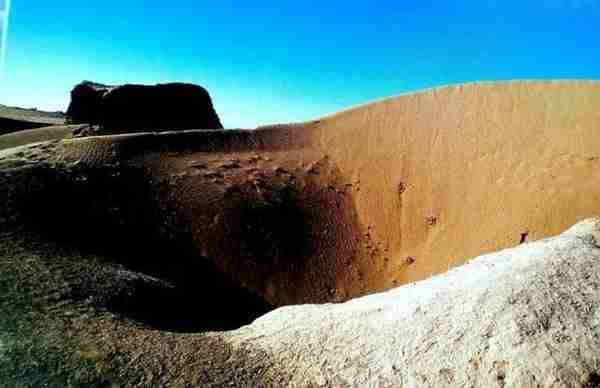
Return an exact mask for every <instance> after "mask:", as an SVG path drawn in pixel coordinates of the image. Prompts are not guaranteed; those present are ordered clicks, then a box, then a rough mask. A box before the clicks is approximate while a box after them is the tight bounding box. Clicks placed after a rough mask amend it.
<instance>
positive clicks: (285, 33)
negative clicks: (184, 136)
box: [0, 0, 600, 128]
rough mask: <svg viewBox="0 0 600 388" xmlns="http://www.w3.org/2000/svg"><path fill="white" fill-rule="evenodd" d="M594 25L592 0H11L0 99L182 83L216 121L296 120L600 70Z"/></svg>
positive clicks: (53, 101) (57, 101) (34, 99)
mask: <svg viewBox="0 0 600 388" xmlns="http://www.w3.org/2000/svg"><path fill="white" fill-rule="evenodd" d="M6 1H7V0H0V7H2V5H3V3H5V2H6ZM215 3H218V4H215ZM599 25H600V0H520V1H514V0H505V1H501V0H439V1H434V0H413V1H409V0H406V1H397V0H396V1H376V0H373V1H364V0H363V1H360V2H359V1H355V0H344V1H337V0H336V1H326V0H321V1H309V0H306V1H302V2H299V1H294V2H286V1H281V0H278V1H260V0H256V1H253V2H248V1H228V0H221V1H214V0H211V1H201V0H176V1H167V2H165V1H155V0H125V1H124V0H119V1H116V0H103V1H96V0H94V1H91V0H89V1H85V0H77V1H76V0H62V1H60V0H56V1H48V0H43V1H42V0H28V1H25V0H13V1H12V7H11V18H10V29H9V34H8V39H7V43H8V45H7V48H6V63H5V66H4V71H3V74H2V78H1V79H0V103H3V104H9V105H19V106H32V107H33V106H35V107H38V108H40V109H52V110H55V109H61V110H64V109H66V106H67V104H68V94H69V91H70V89H71V88H72V86H73V85H74V84H76V83H77V82H79V81H81V80H84V79H90V80H94V81H98V82H104V83H123V82H141V83H156V82H166V81H187V82H194V83H198V84H201V85H203V86H205V87H206V88H207V89H208V90H209V92H210V93H211V95H212V96H213V100H214V103H215V107H216V109H217V111H218V113H219V115H220V116H221V119H222V121H223V122H224V124H225V126H226V127H230V128H233V127H254V126H256V125H259V124H268V123H277V122H290V121H300V120H308V119H312V118H317V117H319V116H322V115H324V114H327V113H331V112H336V111H339V110H341V109H344V108H348V107H351V106H354V105H358V104H362V103H365V102H369V101H372V100H375V99H379V98H382V97H387V96H392V95H396V94H400V93H404V92H407V91H412V90H418V89H423V88H428V87H433V86H438V85H444V84H449V83H457V82H467V81H477V80H503V79H539V78H586V79H587V78H593V79H600V39H598V35H599V34H598V33H599V32H600V27H598V26H599Z"/></svg>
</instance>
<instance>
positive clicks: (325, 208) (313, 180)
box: [56, 81, 600, 305]
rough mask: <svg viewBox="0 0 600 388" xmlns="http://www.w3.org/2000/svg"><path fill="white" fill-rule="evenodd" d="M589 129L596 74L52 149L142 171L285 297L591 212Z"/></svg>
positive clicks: (419, 274)
mask: <svg viewBox="0 0 600 388" xmlns="http://www.w3.org/2000/svg"><path fill="white" fill-rule="evenodd" d="M599 130H600V82H595V81H519V82H497V83H475V84H466V85H458V86H449V87H443V88H438V89H432V90H427V91H423V92H419V93H415V94H408V95H402V96H398V97H394V98H390V99H385V100H382V101H379V102H375V103H372V104H369V105H365V106H361V107H357V108H354V109H350V110H348V111H344V112H341V113H338V114H335V115H332V116H328V117H325V118H322V119H320V120H316V121H312V122H306V123H300V124H290V125H278V126H272V127H264V128H258V129H257V130H251V131H241V130H236V131H232V130H229V131H209V132H206V131H184V132H177V133H162V134H136V135H119V136H111V137H92V138H82V139H68V140H63V141H62V142H61V143H60V144H59V146H58V148H57V151H56V152H57V154H56V157H57V160H58V161H59V164H60V163H62V164H67V165H77V166H78V167H77V168H81V166H86V168H90V169H96V170H102V169H106V168H108V167H106V166H115V165H119V166H129V167H135V168H136V169H137V170H139V171H144V174H146V175H145V176H146V177H147V179H148V182H149V183H150V186H149V187H150V191H151V193H152V200H151V206H152V207H155V208H159V209H162V213H161V214H162V215H161V217H162V218H161V220H162V221H164V222H165V223H166V224H170V225H171V226H173V225H175V224H176V225H177V228H179V229H183V230H184V231H185V233H183V234H182V235H181V236H185V237H177V238H180V239H188V240H189V241H186V242H185V243H186V244H187V243H191V245H192V246H193V247H194V250H195V252H196V253H197V254H198V256H199V257H202V258H207V259H209V260H211V261H212V262H214V263H215V265H216V266H217V267H218V268H219V269H220V270H221V271H223V272H225V273H227V274H229V275H230V276H231V277H232V278H233V279H234V280H235V281H236V282H239V283H240V284H242V285H244V286H246V287H248V288H250V289H252V290H256V291H258V292H259V293H260V294H261V295H262V296H263V297H265V298H266V299H267V300H268V301H269V302H270V303H272V304H274V305H284V304H296V303H306V302H319V303H320V302H327V301H343V300H346V299H349V298H351V297H355V296H358V295H363V294H367V293H372V292H376V291H381V290H384V289H388V288H391V287H393V286H395V285H399V284H403V283H407V282H412V281H415V280H419V279H424V278H427V277H429V276H431V275H433V274H436V273H441V272H444V271H447V270H448V269H449V268H451V267H454V266H457V265H459V264H461V263H463V262H465V261H466V260H467V259H469V258H472V257H475V256H477V255H479V254H482V253H486V252H491V251H495V250H499V249H502V248H506V247H510V246H514V245H518V244H519V243H521V242H525V241H530V240H537V239H539V238H542V237H545V236H550V235H554V234H558V233H559V232H560V231H561V230H564V229H565V228H567V227H568V226H569V225H571V224H573V223H575V222H576V221H578V220H580V219H582V218H585V217H586V216H588V215H590V214H597V213H599V212H600V198H599V196H600V179H597V178H600V169H599V168H598V167H599V166H600V164H599V163H600V131H599ZM582 193H586V195H582ZM131 195H132V198H131V200H132V201H135V195H136V194H131Z"/></svg>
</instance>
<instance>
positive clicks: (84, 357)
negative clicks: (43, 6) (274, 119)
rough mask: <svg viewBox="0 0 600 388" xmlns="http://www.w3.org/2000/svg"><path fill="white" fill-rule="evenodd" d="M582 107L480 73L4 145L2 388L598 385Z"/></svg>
mask: <svg viewBox="0 0 600 388" xmlns="http://www.w3.org/2000/svg"><path fill="white" fill-rule="evenodd" d="M599 107H600V82H598V81H514V82H486V83H473V84H464V85H454V86H448V87H442V88H436V89H432V90H426V91H422V92H417V93H412V94H406V95H401V96H397V97H393V98H387V99H384V100H381V101H377V102H374V103H371V104H368V105H364V106H359V107H356V108H353V109H349V110H347V111H343V112H340V113H337V114H334V115H331V116H327V117H323V118H320V119H317V120H313V121H309V122H303V123H293V124H281V125H275V126H269V127H261V128H256V129H252V130H221V129H219V130H213V129H212V128H199V129H198V130H183V131H167V132H152V133H135V134H128V133H123V134H119V135H107V136H77V135H76V134H75V132H77V130H78V129H80V128H81V125H82V124H77V125H74V126H66V125H65V123H64V121H62V122H58V120H59V119H58V118H57V122H56V123H54V124H55V125H54V126H49V127H48V126H47V125H46V128H42V129H30V130H27V131H18V132H17V131H11V132H13V133H9V134H5V135H2V136H0V183H1V185H0V202H1V203H3V204H4V206H3V207H0V238H1V239H2V240H1V241H2V243H1V244H0V306H1V308H2V310H3V311H5V312H6V313H5V314H3V315H2V317H0V364H1V365H4V366H3V367H1V368H0V380H2V381H8V382H9V384H12V385H9V386H17V385H19V384H22V385H25V386H36V385H41V384H47V385H49V386H61V384H62V385H65V384H66V385H69V384H70V385H73V386H75V385H77V384H79V385H85V384H88V385H92V386H111V384H113V385H117V386H139V387H142V386H158V385H160V386H198V385H206V386H223V385H225V384H231V385H234V386H281V385H285V384H292V385H294V386H331V387H337V386H372V387H376V386H390V387H391V386H411V387H412V386H414V387H417V386H436V387H437V386H481V387H488V386H494V385H498V386H531V387H535V386H543V387H554V386H556V387H559V386H560V387H562V386H565V387H566V386H572V387H589V386H596V385H594V384H599V382H598V381H600V377H598V376H599V373H600V368H598V365H599V362H600V354H599V353H598V352H597V350H595V349H597V346H596V345H598V344H597V341H598V340H597V338H598V335H599V334H600V333H599V332H598V326H597V318H596V317H597V316H598V315H597V314H598V312H597V307H596V306H597V303H596V302H597V299H598V298H599V297H600V294H599V293H598V291H597V290H598V281H599V280H598V279H599V278H598V275H597V273H598V271H596V269H595V266H597V262H598V261H597V259H598V258H599V257H600V249H599V248H598V246H597V244H596V241H597V240H596V238H597V237H600V234H598V232H597V230H598V228H599V227H598V221H597V220H595V219H591V217H593V216H595V215H598V214H599V213H600V179H598V178H600V169H598V163H600V151H599V150H600V135H599V133H600V132H598V129H599V128H600V113H599V112H600V110H599V109H598V108H599ZM63 120H64V119H63ZM45 124H52V123H45ZM585 219H588V221H585V222H583V223H582V222H581V221H582V220H585ZM572 225H576V226H574V227H573V228H571V226H572ZM569 228H571V229H569ZM565 231H567V232H565ZM563 232H564V233H563ZM552 236H557V237H552ZM493 252H497V253H493ZM481 255H485V256H482V257H479V258H477V259H475V258H476V257H477V256H481ZM468 261H471V262H469V263H468V264H466V265H465V264H464V263H466V262H468ZM65 333H68V335H66V336H65V335H64V334H65ZM544 349H545V350H544ZM103 384H104V385H103Z"/></svg>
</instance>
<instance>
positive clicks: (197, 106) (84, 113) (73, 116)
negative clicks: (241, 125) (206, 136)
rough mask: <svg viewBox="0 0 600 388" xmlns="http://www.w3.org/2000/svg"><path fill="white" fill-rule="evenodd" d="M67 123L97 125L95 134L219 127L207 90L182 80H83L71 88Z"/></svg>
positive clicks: (220, 126)
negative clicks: (131, 82) (125, 82)
mask: <svg viewBox="0 0 600 388" xmlns="http://www.w3.org/2000/svg"><path fill="white" fill-rule="evenodd" d="M67 116H68V120H69V122H70V123H73V124H79V123H87V124H92V125H98V126H99V130H98V131H97V132H96V134H117V133H129V132H141V131H160V130H184V129H221V128H223V126H222V125H221V122H220V120H219V117H218V115H217V113H216V112H215V110H214V107H213V104H212V101H211V98H210V96H209V94H208V92H207V91H206V90H205V89H204V88H202V87H200V86H197V85H192V84H184V83H169V84H158V85H154V86H146V85H122V86H107V85H102V84H97V83H93V82H89V81H85V82H83V83H81V84H79V85H77V86H76V87H75V88H74V89H73V91H72V92H71V104H70V105H69V109H68V110H67Z"/></svg>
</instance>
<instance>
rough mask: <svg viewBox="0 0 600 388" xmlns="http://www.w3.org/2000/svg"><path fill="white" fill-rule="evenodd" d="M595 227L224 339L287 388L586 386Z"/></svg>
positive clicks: (597, 274)
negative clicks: (236, 342) (260, 361)
mask: <svg viewBox="0 0 600 388" xmlns="http://www.w3.org/2000/svg"><path fill="white" fill-rule="evenodd" d="M597 241H600V219H598V218H595V219H588V220H586V221H583V222H580V223H578V224H576V225H575V226H573V227H572V228H570V229H569V230H567V231H566V232H564V233H563V234H561V235H559V236H557V237H553V238H549V239H545V240H541V241H537V242H534V243H527V244H524V245H521V246H519V247H516V248H513V249H507V250H503V251H501V252H498V253H492V254H488V255H484V256H481V257H479V258H476V259H474V260H472V261H470V262H469V263H467V264H465V265H464V266H461V267H458V268H455V269H453V270H451V271H449V272H447V273H445V274H442V275H438V276H435V277H433V278H430V279H428V280H424V281H420V282H417V283H413V284H408V285H405V286H402V287H399V288H396V289H393V290H390V291H387V292H384V293H380V294H374V295H370V296H366V297H362V298H359V299H355V300H352V301H349V302H346V303H343V304H327V305H304V306H292V307H284V308H280V309H278V310H275V311H274V312H272V313H269V314H267V315H266V316H263V317H261V318H259V319H258V320H256V321H255V322H254V323H253V324H252V325H250V326H247V327H245V328H242V329H240V330H238V331H237V332H233V333H231V335H232V336H233V337H236V338H237V339H243V341H249V342H251V343H252V344H253V346H254V347H258V348H261V349H263V350H264V351H265V352H267V353H268V354H271V355H272V357H274V358H275V359H277V360H278V362H277V363H278V364H279V365H280V366H281V367H282V368H283V367H284V368H285V369H286V371H287V373H289V375H290V376H292V380H291V381H290V385H291V386H307V385H309V382H314V383H316V385H318V386H335V387H339V386H348V387H496V386H497V387H504V386H506V387H592V386H597V385H595V384H598V383H599V381H600V377H599V376H598V371H599V368H600V365H599V363H600V352H598V349H600V340H599V335H600V311H599V310H598V305H599V302H600V292H599V289H600V261H599V260H600V249H599V247H598V243H597Z"/></svg>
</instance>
